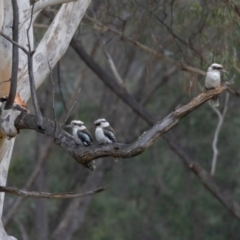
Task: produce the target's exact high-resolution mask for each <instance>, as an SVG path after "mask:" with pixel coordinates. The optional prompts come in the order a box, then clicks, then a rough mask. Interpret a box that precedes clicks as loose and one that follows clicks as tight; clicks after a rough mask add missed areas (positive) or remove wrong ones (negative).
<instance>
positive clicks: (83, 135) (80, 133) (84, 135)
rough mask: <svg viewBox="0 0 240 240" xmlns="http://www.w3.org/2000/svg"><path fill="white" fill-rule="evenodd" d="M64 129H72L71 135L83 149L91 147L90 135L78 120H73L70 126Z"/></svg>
mask: <svg viewBox="0 0 240 240" xmlns="http://www.w3.org/2000/svg"><path fill="white" fill-rule="evenodd" d="M66 127H70V128H72V135H73V137H74V139H75V141H76V142H77V143H78V144H79V145H81V146H85V147H88V146H91V145H92V142H93V140H92V136H91V133H90V132H89V131H88V130H87V128H86V126H85V125H84V122H82V121H80V120H73V121H71V123H70V125H68V126H66Z"/></svg>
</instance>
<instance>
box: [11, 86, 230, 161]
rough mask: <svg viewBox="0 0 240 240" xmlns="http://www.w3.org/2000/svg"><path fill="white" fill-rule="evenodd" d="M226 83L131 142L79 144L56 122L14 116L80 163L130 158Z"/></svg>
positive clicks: (19, 124) (18, 125) (17, 123)
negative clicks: (82, 145)
mask: <svg viewBox="0 0 240 240" xmlns="http://www.w3.org/2000/svg"><path fill="white" fill-rule="evenodd" d="M227 86H228V83H225V84H224V85H222V86H220V87H218V88H216V89H212V90H209V91H205V92H202V93H200V94H199V95H198V96H197V97H195V98H193V99H192V100H191V101H190V102H189V103H187V104H185V105H183V106H181V107H179V108H178V109H176V110H175V111H173V112H172V113H170V114H169V115H168V116H167V117H165V118H164V119H163V120H162V121H159V122H157V123H156V124H155V125H153V127H152V128H150V129H149V130H148V131H146V132H145V133H143V134H142V136H140V137H139V138H138V140H136V141H135V142H133V143H130V144H122V143H115V144H106V145H93V146H90V147H79V146H78V145H77V144H76V142H75V141H74V138H73V137H72V136H71V135H70V134H68V133H67V132H66V131H64V130H61V129H60V127H58V128H57V131H56V128H55V123H54V122H53V121H51V120H48V119H43V124H42V129H39V128H38V126H37V123H36V116H34V115H30V114H26V113H24V112H22V113H21V114H20V115H19V116H18V117H17V119H16V120H15V127H16V128H17V129H19V130H20V129H33V130H35V131H37V132H40V133H43V134H45V135H47V136H49V137H51V138H52V139H53V140H54V142H55V143H56V144H58V145H59V146H61V147H62V148H64V149H65V150H66V151H67V152H68V153H69V154H70V155H71V156H72V157H73V158H75V159H76V160H77V161H78V162H79V163H81V164H84V165H85V164H87V163H89V162H91V161H92V160H94V159H97V158H101V157H107V156H113V157H119V158H131V157H134V156H137V155H139V154H141V153H142V152H144V151H145V150H146V149H148V148H149V147H150V146H151V145H152V144H153V143H154V142H155V141H156V140H157V139H158V138H159V137H160V136H161V135H163V134H164V133H166V132H168V131H169V130H170V129H171V128H173V127H174V126H176V125H177V124H178V122H179V121H180V120H181V119H182V118H183V117H184V116H186V115H187V114H189V113H190V112H192V111H194V110H195V109H197V108H198V107H200V106H201V105H202V104H203V103H204V102H206V101H207V100H209V99H211V98H212V97H214V96H216V95H219V94H220V93H221V92H222V91H224V90H226V89H227Z"/></svg>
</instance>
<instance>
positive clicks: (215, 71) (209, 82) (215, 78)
mask: <svg viewBox="0 0 240 240" xmlns="http://www.w3.org/2000/svg"><path fill="white" fill-rule="evenodd" d="M222 72H227V71H226V70H225V69H224V68H223V66H222V65H221V64H218V63H213V64H212V65H211V66H210V67H209V68H208V71H207V74H206V79H205V88H206V89H212V88H216V87H218V86H220V85H221V73H222ZM210 102H211V104H212V106H213V107H218V106H219V96H215V97H214V98H212V99H211V100H210Z"/></svg>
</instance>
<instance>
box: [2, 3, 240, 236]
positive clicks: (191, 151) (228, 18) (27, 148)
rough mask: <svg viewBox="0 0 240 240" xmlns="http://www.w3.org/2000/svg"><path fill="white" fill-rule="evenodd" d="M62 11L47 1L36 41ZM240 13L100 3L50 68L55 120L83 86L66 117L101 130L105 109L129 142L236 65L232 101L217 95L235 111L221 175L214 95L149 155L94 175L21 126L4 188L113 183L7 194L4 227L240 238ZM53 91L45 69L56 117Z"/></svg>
mask: <svg viewBox="0 0 240 240" xmlns="http://www.w3.org/2000/svg"><path fill="white" fill-rule="evenodd" d="M80 2H81V1H80ZM61 9H62V7H60V5H57V6H52V7H48V8H46V9H44V10H43V11H41V13H40V14H39V16H38V17H37V19H36V21H35V22H34V41H35V46H36V47H37V46H38V44H39V42H40V40H41V39H42V37H43V36H45V33H46V30H47V29H48V27H49V25H50V24H53V18H54V17H55V16H56V14H57V13H58V11H60V10H61ZM239 9H240V6H239V4H238V3H237V2H236V1H213V2H209V1H186V0H182V1H150V0H149V1H147V0H142V1H140V0H139V1H129V0H128V1H127V0H126V1H122V0H119V1H113V0H109V1H93V2H92V3H91V4H90V6H89V8H88V10H87V12H86V14H85V15H84V18H83V21H82V22H81V24H80V25H79V27H78V29H77V31H76V33H75V36H74V38H73V40H72V41H71V44H70V47H69V48H68V50H67V52H66V54H65V55H64V56H63V58H61V60H60V62H59V63H58V65H57V66H56V67H55V68H54V70H53V79H54V81H55V87H56V94H55V112H56V115H57V119H58V121H59V122H61V120H60V119H61V118H64V116H65V115H66V109H67V110H68V109H69V108H70V107H71V106H72V103H73V102H74V99H75V98H76V95H77V92H78V89H79V88H81V91H80V94H79V97H78V101H77V103H76V106H75V108H74V110H73V112H72V114H71V117H70V120H71V119H81V120H82V121H84V122H85V124H86V125H87V126H88V128H89V129H90V130H91V131H92V133H93V132H94V126H93V121H94V120H95V119H96V118H98V117H105V118H106V119H108V120H109V121H110V123H111V125H112V126H114V128H115V130H116V135H117V138H118V141H119V142H122V143H131V142H133V141H135V140H136V139H137V138H138V137H139V136H141V135H142V133H143V132H145V131H147V130H148V129H149V128H150V126H151V125H152V124H153V123H155V121H159V120H162V119H163V118H164V117H166V116H167V114H169V113H170V112H172V111H174V110H175V109H177V108H178V107H179V105H184V104H186V103H187V102H189V101H190V99H191V98H193V97H194V96H195V95H197V94H198V93H199V92H200V90H199V86H198V83H199V84H200V85H203V82H204V71H206V69H207V67H208V66H209V65H210V64H211V63H212V62H219V63H222V64H223V65H224V66H225V68H226V69H227V70H228V71H229V75H227V76H225V79H226V80H227V79H228V80H232V79H234V80H235V84H234V85H232V86H231V89H230V90H229V91H230V97H229V100H228V101H225V99H226V93H225V92H224V93H222V94H221V106H220V108H219V111H220V113H221V112H222V111H223V109H224V106H225V107H226V106H227V107H228V109H227V113H226V116H225V118H224V121H223V124H222V126H221V129H220V132H219V136H218V143H217V149H218V151H219V154H218V158H217V166H216V171H215V174H214V178H211V177H210V176H209V173H210V170H211V164H212V158H213V150H212V143H213V139H214V134H215V131H216V128H217V125H218V123H219V117H218V114H217V113H216V112H215V111H214V110H213V109H212V108H211V107H210V106H209V105H208V104H207V103H205V104H204V105H203V106H201V107H200V108H198V109H197V110H195V111H193V112H192V113H191V114H190V115H188V116H187V117H185V118H184V119H183V120H181V122H180V124H178V126H177V127H176V128H174V129H171V131H170V133H169V134H168V135H164V136H163V137H162V138H159V140H158V141H156V142H155V143H154V145H153V146H152V147H151V148H149V149H148V150H147V151H145V152H144V153H143V154H141V155H139V156H137V157H134V158H131V159H120V160H119V162H118V163H114V162H113V159H112V158H111V157H108V158H104V159H99V160H96V167H97V168H96V170H95V171H94V172H90V171H89V170H87V169H85V168H83V167H82V166H81V165H80V164H78V163H77V162H76V161H73V159H72V158H71V157H70V156H69V155H68V154H67V153H66V152H65V151H64V150H63V149H61V148H60V147H59V146H56V145H55V144H54V143H53V142H52V141H51V140H49V139H48V138H47V137H46V136H44V135H40V134H39V133H35V132H33V131H31V130H24V131H23V130H22V131H21V134H20V135H19V136H17V139H16V145H15V147H14V150H13V156H12V160H11V165H10V170H9V175H8V183H7V185H9V186H15V187H18V188H20V189H23V188H25V189H28V190H39V191H47V192H69V191H73V192H86V191H88V190H92V189H95V188H97V187H99V186H108V188H107V190H106V191H105V192H103V193H100V194H98V195H94V196H89V197H85V198H78V199H73V200H69V199H66V200H46V199H38V200H35V199H24V200H19V199H20V198H18V197H15V196H10V195H7V196H6V200H5V203H4V212H3V223H4V224H5V228H6V229H7V232H8V233H9V234H10V235H13V236H16V237H17V238H18V239H79V238H80V237H81V239H208V238H211V239H238V236H239V230H238V229H239V228H238V225H239V215H238V213H239V212H238V211H239V210H238V209H239V208H238V205H234V206H235V207H233V205H232V204H233V201H234V200H233V199H231V198H235V199H236V200H238V197H239V193H238V192H239V191H238V185H239V179H238V171H239V131H238V129H239V114H238V112H239V104H238V102H239V97H238V91H237V89H238V85H239V83H238V75H239V66H238V65H239V63H238V55H239V49H238V41H239V16H238V14H239V12H240V11H239ZM72 11H73V10H72ZM69 14H70V15H71V16H73V12H70V13H69ZM59 29H61V28H59ZM62 41H65V37H64V35H63V36H62ZM8 44H9V45H10V43H8ZM42 46H44V47H46V46H49V45H48V44H43V45H42ZM53 50H54V49H53ZM35 54H36V53H35ZM43 56H47V55H46V54H43ZM47 61H48V60H47V59H45V61H44V63H45V64H47ZM46 66H47V65H46ZM46 69H47V70H48V71H49V68H48V67H47V68H46ZM44 79H45V77H43V80H44ZM52 93H53V86H52V81H51V78H50V77H48V78H46V80H45V81H44V82H43V84H42V85H41V87H40V88H39V89H38V90H37V94H38V98H39V102H40V107H41V110H42V113H43V116H44V117H46V118H49V119H54V116H53V111H52ZM29 108H30V110H31V113H34V110H33V109H32V108H31V106H30V104H29ZM181 160H182V161H181ZM183 163H185V164H186V165H187V166H188V167H187V168H186V167H185V166H184V164H183ZM193 172H194V173H196V174H197V176H198V178H196V177H195V176H194V174H192V173H193ZM199 180H200V181H199ZM204 186H206V188H204ZM225 190H227V193H226V194H225V192H224V191H225ZM236 204H237V203H236ZM230 213H233V214H232V215H231V214H230Z"/></svg>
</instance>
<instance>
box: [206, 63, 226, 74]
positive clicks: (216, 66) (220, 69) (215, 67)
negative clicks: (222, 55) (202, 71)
mask: <svg viewBox="0 0 240 240" xmlns="http://www.w3.org/2000/svg"><path fill="white" fill-rule="evenodd" d="M208 72H218V73H220V74H221V72H223V73H227V71H226V70H225V69H224V68H223V65H221V64H218V63H213V64H212V65H211V66H210V67H209V68H208Z"/></svg>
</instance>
